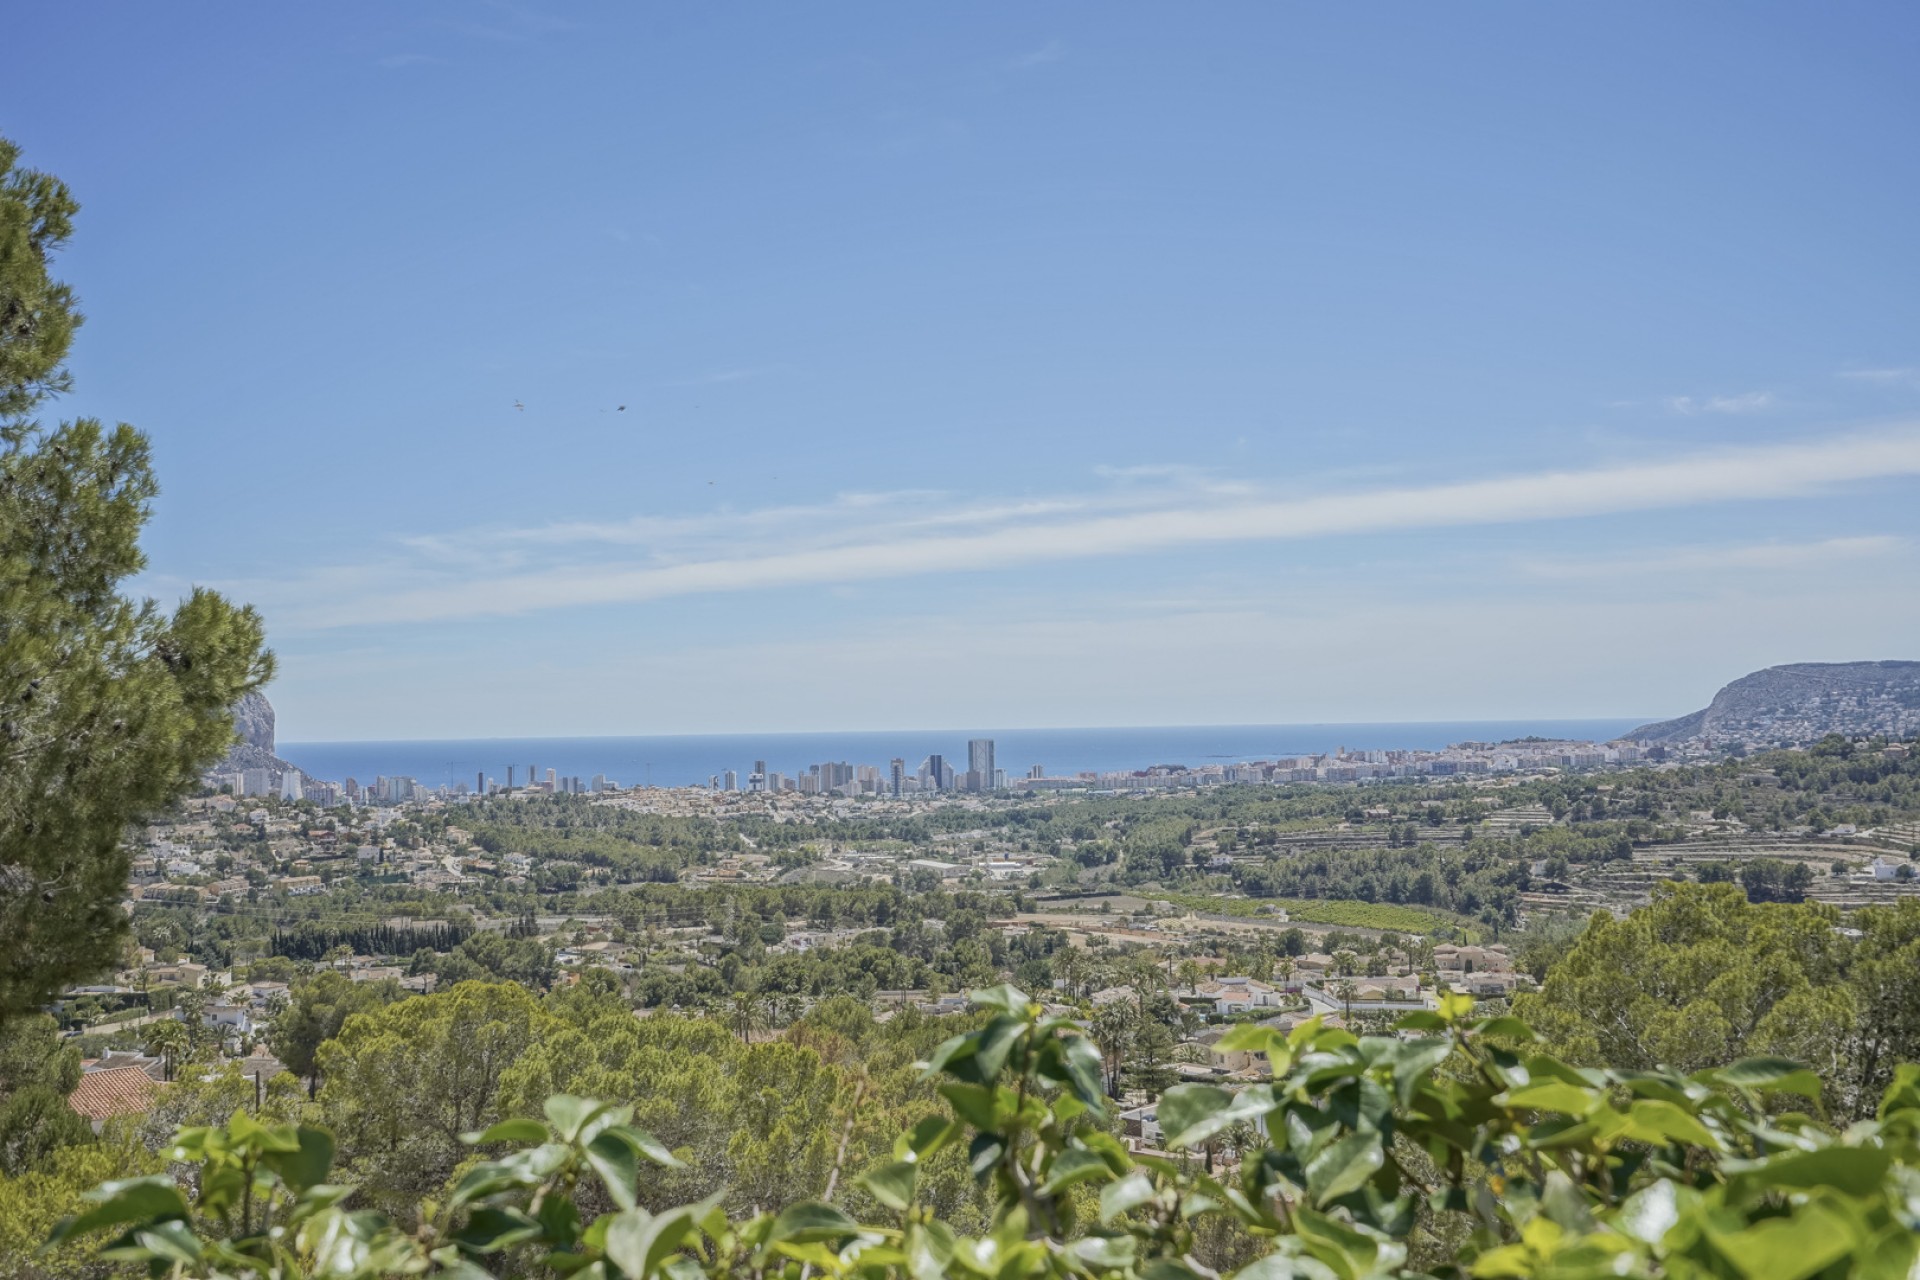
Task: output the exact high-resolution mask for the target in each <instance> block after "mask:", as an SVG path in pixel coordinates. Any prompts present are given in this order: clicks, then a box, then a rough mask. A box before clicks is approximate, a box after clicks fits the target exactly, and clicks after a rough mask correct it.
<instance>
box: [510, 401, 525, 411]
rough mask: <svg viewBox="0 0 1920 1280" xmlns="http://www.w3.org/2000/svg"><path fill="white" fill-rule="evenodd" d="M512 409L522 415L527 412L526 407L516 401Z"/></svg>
mask: <svg viewBox="0 0 1920 1280" xmlns="http://www.w3.org/2000/svg"><path fill="white" fill-rule="evenodd" d="M513 407H514V408H516V409H518V410H520V412H522V413H525V412H526V411H527V406H525V405H523V404H521V403H520V402H519V401H518V400H515V401H514V402H513Z"/></svg>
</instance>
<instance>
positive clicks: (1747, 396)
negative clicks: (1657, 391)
mask: <svg viewBox="0 0 1920 1280" xmlns="http://www.w3.org/2000/svg"><path fill="white" fill-rule="evenodd" d="M1779 403H1780V400H1779V397H1777V396H1775V395H1774V394H1773V392H1771V391H1745V392H1742V393H1740V394H1739V395H1734V396H1669V397H1668V398H1667V408H1669V409H1671V410H1673V411H1674V412H1675V413H1679V414H1685V415H1687V416H1689V417H1691V416H1693V415H1694V414H1700V413H1764V412H1765V411H1766V410H1768V409H1772V408H1775V407H1776V406H1778V405H1779Z"/></svg>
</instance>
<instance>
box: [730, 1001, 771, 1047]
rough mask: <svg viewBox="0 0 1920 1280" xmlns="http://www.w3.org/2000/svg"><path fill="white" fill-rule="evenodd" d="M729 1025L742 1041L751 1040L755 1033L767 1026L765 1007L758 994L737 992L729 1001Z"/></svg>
mask: <svg viewBox="0 0 1920 1280" xmlns="http://www.w3.org/2000/svg"><path fill="white" fill-rule="evenodd" d="M726 1018H727V1025H728V1026H729V1027H731V1028H733V1033H734V1034H735V1035H737V1036H739V1037H740V1038H741V1039H742V1040H746V1039H749V1038H750V1037H751V1036H752V1035H753V1033H754V1032H755V1031H757V1030H759V1029H760V1028H761V1027H762V1026H764V1025H766V1019H765V1006H764V1002H763V1001H762V1000H761V998H760V995H759V993H758V992H755V991H736V992H734V993H733V996H732V998H731V999H729V1000H728V1001H727V1007H726Z"/></svg>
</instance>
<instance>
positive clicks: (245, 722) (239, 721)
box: [207, 693, 299, 784]
mask: <svg viewBox="0 0 1920 1280" xmlns="http://www.w3.org/2000/svg"><path fill="white" fill-rule="evenodd" d="M233 728H234V732H235V733H237V734H239V735H240V740H239V741H238V742H236V743H234V744H233V746H232V747H230V748H229V749H228V751H227V758H226V759H224V760H222V761H221V762H220V763H219V764H217V765H215V766H213V768H211V769H209V770H208V771H207V772H208V773H209V774H215V773H241V772H244V771H245V770H248V769H266V770H268V771H269V772H271V773H272V774H273V779H274V782H275V783H276V784H277V783H278V782H279V780H280V778H281V776H282V775H284V774H288V773H298V772H299V770H298V769H297V768H295V767H294V766H293V765H290V764H288V763H287V762H286V761H285V760H282V759H280V758H279V757H278V756H276V755H274V754H273V746H274V743H273V704H272V703H271V702H268V701H267V696H266V695H265V694H264V693H250V694H248V695H247V696H246V697H244V698H242V699H240V701H239V702H237V703H235V704H234V707H233Z"/></svg>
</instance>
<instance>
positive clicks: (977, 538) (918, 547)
mask: <svg viewBox="0 0 1920 1280" xmlns="http://www.w3.org/2000/svg"><path fill="white" fill-rule="evenodd" d="M1914 475H1920V426H1909V427H1906V428H1904V429H1901V430H1898V431H1892V432H1882V433H1877V434H1868V435H1849V436H1837V437H1833V438H1829V439H1825V440H1818V441H1808V442H1803V443H1797V444H1786V445H1772V446H1758V447H1748V448H1739V449H1726V450H1721V451H1718V452H1712V453H1701V454H1694V455H1691V456H1687V457H1681V458H1672V459H1666V460H1659V461H1650V462H1643V463H1636V464H1627V465H1614V466H1606V467H1597V468H1589V469H1585V470H1561V471H1546V472H1535V473H1530V474H1522V475H1511V476H1504V477H1497V478H1490V479H1483V480H1472V481H1465V482H1456V483H1447V484H1434V485H1427V486H1403V487H1396V488H1379V489H1372V490H1364V491H1355V492H1342V493H1329V494H1322V495H1317V496H1312V497H1304V498H1288V499H1265V500H1262V499H1259V498H1252V497H1243V496H1236V495H1232V494H1215V493H1194V492H1192V491H1189V490H1183V491H1180V492H1177V493H1174V494H1171V495H1167V497H1166V498H1165V499H1164V502H1165V505H1161V506H1158V507H1148V508H1144V509H1133V510H1119V511H1115V510H1112V509H1102V508H1101V507H1100V506H1099V505H1098V504H1097V502H1088V501H1087V500H1075V499H1064V500H1058V501H1056V502H1052V503H1043V504H1041V505H1040V506H1039V507H1038V508H1035V507H1034V506H1033V505H1032V504H1023V503H1008V504H1004V505H1002V504H994V505H992V506H985V507H978V508H974V509H971V510H972V512H973V514H972V516H971V517H964V516H963V517H961V518H959V519H957V520H955V521H954V523H955V524H956V525H958V528H957V530H954V531H948V530H944V529H941V528H939V527H938V522H939V521H940V520H941V519H942V518H950V517H951V516H952V515H953V514H955V513H947V515H946V516H945V517H943V514H942V513H938V512H927V513H925V514H924V515H923V516H922V517H920V520H921V523H920V524H919V525H918V526H917V527H916V526H915V525H914V524H913V523H911V522H906V523H897V522H895V521H893V520H876V521H874V522H872V523H871V524H868V525H860V524H857V523H856V524H855V525H854V526H852V527H847V528H841V529H839V530H837V531H835V532H834V533H833V535H832V537H831V540H830V544H829V545H819V546H801V547H797V548H792V549H788V550H782V551H776V552H758V551H753V550H750V549H748V550H743V549H742V548H743V547H751V546H752V545H754V544H752V543H749V542H741V541H734V542H733V543H732V549H731V550H726V551H720V552H718V553H715V554H706V555H696V556H694V557H693V558H689V559H685V560H682V561H680V562H677V563H662V562H661V558H660V557H659V556H657V555H656V557H655V558H653V559H651V560H649V561H646V562H642V563H632V562H626V563H598V564H571V565H560V566H556V567H553V568H550V569H544V570H539V571H526V572H519V571H516V572H505V573H492V574H480V575H475V576H472V577H467V578H464V579H461V580H455V581H449V580H447V579H446V577H445V576H444V575H442V576H440V577H438V578H437V579H431V580H428V581H425V582H422V583H420V584H418V585H414V586H410V587H405V588H400V589H389V590H377V591H374V592H370V593H362V594H357V595H351V596H346V597H345V598H335V599H333V600H326V599H324V598H320V599H316V598H314V597H313V596H312V595H304V596H303V598H302V603H300V604H296V605H295V606H294V609H293V612H294V613H295V614H296V615H297V617H296V618H290V619H288V621H291V622H295V623H296V624H297V625H305V626H308V627H313V628H324V627H339V626H355V625H380V624H392V623H426V622H438V621H447V620H452V619H460V618H477V617H489V616H506V615H514V614H525V613H531V612H536V611H542V610H550V609H561V608H572V607H579V606H591V605H608V604H626V603H639V602H646V601H654V600H663V599H670V598H674V597H682V596H690V595H701V594H713V593H723V592H742V591H757V590H769V589H779V588H792V587H803V586H820V585H827V584H841V583H851V582H862V581H872V580H879V579H898V578H914V577H924V576H929V575H936V574H952V573H973V572H981V571H996V570H1005V569H1009V568H1015V567H1020V566H1028V565H1035V564H1043V563H1066V562H1072V561H1079V560H1088V559H1094V558H1101V557H1113V556H1124V555H1141V554H1151V553H1158V552H1168V551H1178V550H1181V549H1185V548H1193V547H1202V546H1217V545H1222V544H1230V543H1264V542H1284V541H1293V540H1302V539H1316V538H1334V537H1341V536H1352V535H1360V534H1374V533H1394V532H1406V531H1412V530H1418V529H1441V528H1458V527H1465V526H1475V525H1481V526H1485V525H1504V524H1524V523H1530V522H1538V521H1559V520H1566V519H1574V518H1579V517H1586V516H1602V515H1617V514H1628V513H1633V512H1642V511H1653V510H1659V509H1672V508H1682V507H1693V506H1702V505H1710V504H1718V503H1728V502H1741V501H1752V500H1758V499H1769V498H1790V497H1798V496H1803V495H1808V494H1813V493H1817V492H1821V491H1824V490H1826V489H1828V488H1830V487H1832V486H1835V485H1841V484H1849V483H1856V482H1861V481H1868V480H1874V479H1885V478H1893V477H1908V476H1914ZM846 506H847V504H845V503H844V502H843V503H841V504H836V509H838V510H844V509H845V508H846ZM750 519H751V517H742V523H741V532H747V531H748V529H747V526H746V523H745V522H746V521H747V520H750ZM927 522H932V523H927ZM619 527H620V526H613V528H614V529H615V530H617V529H618V528H619ZM574 528H575V530H576V532H585V531H586V530H589V529H591V528H592V527H591V526H575V527H574ZM635 539H636V541H637V540H638V539H639V534H638V530H637V528H636V533H635ZM599 540H601V541H613V542H618V541H620V539H619V538H618V537H612V538H604V537H603V538H601V539H599ZM786 545H789V546H791V544H786Z"/></svg>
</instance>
